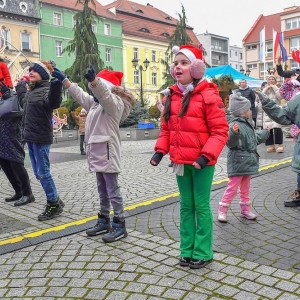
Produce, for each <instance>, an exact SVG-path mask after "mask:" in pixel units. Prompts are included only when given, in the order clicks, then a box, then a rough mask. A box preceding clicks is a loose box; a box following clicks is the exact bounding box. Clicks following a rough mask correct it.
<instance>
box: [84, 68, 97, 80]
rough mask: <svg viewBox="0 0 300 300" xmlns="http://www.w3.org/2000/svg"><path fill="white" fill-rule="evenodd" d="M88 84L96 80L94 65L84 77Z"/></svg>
mask: <svg viewBox="0 0 300 300" xmlns="http://www.w3.org/2000/svg"><path fill="white" fill-rule="evenodd" d="M83 76H84V77H85V79H86V80H87V81H88V82H92V81H94V80H95V78H96V71H95V69H94V67H93V66H92V65H90V68H89V70H88V71H87V73H86V74H84V75H83Z"/></svg>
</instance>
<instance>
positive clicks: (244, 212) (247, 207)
mask: <svg viewBox="0 0 300 300" xmlns="http://www.w3.org/2000/svg"><path fill="white" fill-rule="evenodd" d="M240 207H241V217H242V218H246V219H248V220H256V218H257V216H256V215H255V214H254V213H252V212H251V201H248V202H240Z"/></svg>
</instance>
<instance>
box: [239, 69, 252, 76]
mask: <svg viewBox="0 0 300 300" xmlns="http://www.w3.org/2000/svg"><path fill="white" fill-rule="evenodd" d="M240 72H241V73H242V74H243V75H246V76H249V75H250V73H251V71H250V69H249V68H248V70H247V71H246V72H245V70H244V68H243V67H241V69H240Z"/></svg>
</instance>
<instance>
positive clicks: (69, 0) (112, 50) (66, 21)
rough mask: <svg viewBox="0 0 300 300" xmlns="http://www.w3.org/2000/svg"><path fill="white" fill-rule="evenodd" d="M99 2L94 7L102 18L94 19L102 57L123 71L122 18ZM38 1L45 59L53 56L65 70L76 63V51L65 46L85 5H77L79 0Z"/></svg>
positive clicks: (106, 63)
mask: <svg viewBox="0 0 300 300" xmlns="http://www.w3.org/2000/svg"><path fill="white" fill-rule="evenodd" d="M95 4H96V7H95V8H93V9H95V11H96V13H97V15H98V17H99V19H96V20H95V21H94V23H93V27H92V28H93V31H94V33H95V36H96V38H97V41H98V47H99V51H100V57H101V59H102V60H103V61H104V64H105V67H111V68H113V69H114V70H120V71H122V69H123V59H122V22H121V21H119V20H118V19H117V18H116V16H115V15H114V14H113V13H112V12H110V11H109V10H107V9H105V8H104V7H103V6H102V5H101V4H100V3H98V2H97V1H95ZM38 5H39V7H38V11H39V14H40V18H41V23H40V48H41V59H45V60H49V59H52V60H54V61H55V62H56V64H57V66H58V67H59V68H60V69H61V70H65V69H67V68H69V67H70V66H71V65H72V64H73V62H74V60H75V55H76V54H75V53H71V54H70V55H69V54H68V53H66V52H64V53H63V49H64V48H65V47H66V46H67V45H68V43H69V41H70V40H72V39H73V38H74V31H73V28H74V25H75V22H74V15H75V14H76V13H77V12H78V11H81V10H82V9H83V5H82V4H79V5H77V6H76V0H40V1H39V3H38Z"/></svg>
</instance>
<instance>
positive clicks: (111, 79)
mask: <svg viewBox="0 0 300 300" xmlns="http://www.w3.org/2000/svg"><path fill="white" fill-rule="evenodd" d="M96 77H100V78H101V80H102V82H103V83H105V84H106V86H107V88H108V89H109V90H111V89H112V88H113V87H114V86H120V85H121V84H122V77H123V73H122V72H117V71H108V70H107V69H103V70H101V71H100V72H99V73H98V74H97V75H96Z"/></svg>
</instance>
